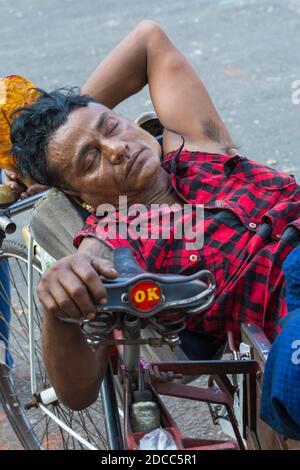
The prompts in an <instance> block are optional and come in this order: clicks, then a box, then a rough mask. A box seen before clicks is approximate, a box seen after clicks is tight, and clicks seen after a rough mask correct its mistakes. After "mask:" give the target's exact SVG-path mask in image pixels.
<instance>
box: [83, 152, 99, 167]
mask: <svg viewBox="0 0 300 470" xmlns="http://www.w3.org/2000/svg"><path fill="white" fill-rule="evenodd" d="M99 154H100V151H99V150H98V149H94V150H92V151H91V152H89V153H88V154H87V155H86V157H85V161H84V167H85V168H84V170H85V171H86V172H87V171H89V170H90V169H91V168H92V166H93V164H94V163H95V161H96V158H97V156H98V155H99Z"/></svg>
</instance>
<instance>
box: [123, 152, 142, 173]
mask: <svg viewBox="0 0 300 470" xmlns="http://www.w3.org/2000/svg"><path fill="white" fill-rule="evenodd" d="M144 150H145V149H144V148H142V149H141V150H138V152H135V153H134V154H133V155H132V157H131V159H130V160H129V161H128V162H127V163H126V165H125V177H126V178H127V177H128V175H129V173H130V171H131V169H132V167H133V166H134V164H135V162H136V160H137V159H138V157H139V156H140V155H141V153H142V152H143V151H144Z"/></svg>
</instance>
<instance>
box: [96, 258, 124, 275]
mask: <svg viewBox="0 0 300 470" xmlns="http://www.w3.org/2000/svg"><path fill="white" fill-rule="evenodd" d="M91 264H92V266H93V268H94V269H95V271H96V272H97V273H98V274H102V275H103V276H105V277H108V278H112V279H114V278H116V277H117V276H118V271H117V270H116V269H115V267H114V265H113V262H112V261H110V260H103V259H101V258H97V257H96V256H95V257H93V258H92V260H91Z"/></svg>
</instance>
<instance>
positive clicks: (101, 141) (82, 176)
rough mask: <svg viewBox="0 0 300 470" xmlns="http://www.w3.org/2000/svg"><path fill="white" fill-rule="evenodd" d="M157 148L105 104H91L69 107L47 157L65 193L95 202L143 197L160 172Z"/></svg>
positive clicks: (140, 198)
mask: <svg viewBox="0 0 300 470" xmlns="http://www.w3.org/2000/svg"><path fill="white" fill-rule="evenodd" d="M160 154H161V148H160V145H159V144H158V142H157V141H156V140H155V139H154V138H153V137H152V136H151V135H150V134H149V133H148V132H146V131H144V130H143V129H141V128H139V127H138V126H136V125H135V124H133V123H132V122H130V121H129V120H127V119H126V118H124V117H122V116H120V115H118V114H116V113H114V112H112V111H111V110H110V109H108V108H106V107H105V106H103V105H101V104H97V103H90V104H89V105H88V106H87V107H84V108H78V109H76V110H74V111H72V112H71V113H70V115H69V117H68V120H67V122H66V123H65V124H64V125H63V126H61V127H60V128H59V129H58V130H57V131H56V133H55V134H54V136H53V137H52V139H51V140H50V142H49V145H48V154H47V160H48V165H49V166H50V168H51V167H52V168H54V169H55V171H56V172H57V174H59V175H60V178H61V180H62V181H64V182H65V183H66V184H67V185H68V186H70V187H72V188H73V189H74V192H72V191H68V193H69V194H71V195H74V196H77V197H78V198H80V199H81V200H82V201H84V202H87V203H88V204H91V205H92V206H93V207H97V206H99V205H100V204H102V203H110V204H117V203H118V198H119V196H121V195H126V196H127V197H128V202H143V197H142V196H143V193H144V192H145V191H149V188H151V185H154V184H155V180H156V178H157V177H158V175H159V173H160Z"/></svg>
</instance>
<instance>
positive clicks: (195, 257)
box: [190, 255, 198, 263]
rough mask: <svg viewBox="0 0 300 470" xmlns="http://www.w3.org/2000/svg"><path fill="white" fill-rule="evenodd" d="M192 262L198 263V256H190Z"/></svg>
mask: <svg viewBox="0 0 300 470" xmlns="http://www.w3.org/2000/svg"><path fill="white" fill-rule="evenodd" d="M190 261H192V263H195V261H198V256H197V255H191V256H190Z"/></svg>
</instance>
